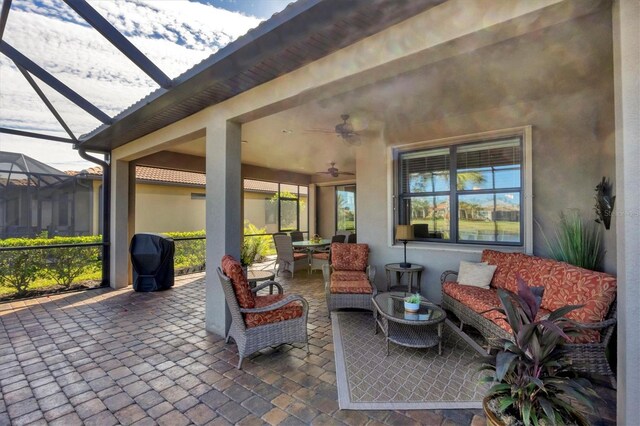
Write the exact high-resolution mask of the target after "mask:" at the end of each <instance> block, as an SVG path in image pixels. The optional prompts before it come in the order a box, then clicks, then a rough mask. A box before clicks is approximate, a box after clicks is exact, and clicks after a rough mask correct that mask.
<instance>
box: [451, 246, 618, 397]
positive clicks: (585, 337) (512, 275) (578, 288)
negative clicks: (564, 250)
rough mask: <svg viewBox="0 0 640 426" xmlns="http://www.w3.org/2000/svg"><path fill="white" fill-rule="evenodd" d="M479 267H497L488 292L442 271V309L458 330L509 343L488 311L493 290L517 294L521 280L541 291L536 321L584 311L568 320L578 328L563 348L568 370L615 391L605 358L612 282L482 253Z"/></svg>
mask: <svg viewBox="0 0 640 426" xmlns="http://www.w3.org/2000/svg"><path fill="white" fill-rule="evenodd" d="M481 261H482V262H487V263H488V264H490V265H496V266H497V268H496V271H495V273H494V275H493V278H492V280H491V285H490V288H489V289H485V288H480V287H475V286H468V285H461V284H458V283H457V282H455V281H450V280H449V279H450V278H451V277H453V276H456V275H457V272H454V271H445V272H444V273H443V274H442V276H441V281H442V305H443V308H445V309H447V310H449V311H451V312H453V313H454V314H455V315H456V316H457V317H458V319H459V320H460V328H462V327H463V325H464V324H468V325H470V326H472V327H474V328H475V329H477V330H478V331H479V332H480V333H481V334H482V335H483V336H484V337H485V338H487V339H491V338H496V337H501V338H507V339H508V338H510V337H511V335H510V331H511V329H510V327H509V325H508V324H507V323H506V322H505V321H504V319H503V318H502V315H501V314H499V313H498V312H497V311H490V312H487V311H489V310H490V309H492V308H494V307H498V306H500V301H499V299H498V296H497V289H498V288H504V289H507V290H510V291H513V292H516V289H517V277H518V276H521V277H522V278H523V279H524V281H525V282H526V283H527V284H528V285H529V286H543V287H544V294H543V299H542V305H541V309H540V314H539V315H540V316H544V315H547V314H549V313H550V312H551V311H554V310H556V309H558V308H560V307H562V306H566V305H583V307H582V308H580V309H577V310H575V311H572V312H570V313H569V314H567V317H568V318H570V319H572V320H574V321H576V322H579V323H580V324H581V326H580V327H581V329H582V332H581V333H580V335H579V336H577V337H575V338H574V339H573V340H572V341H571V342H569V343H567V344H566V345H565V346H566V348H567V349H568V350H569V351H570V357H571V360H572V363H573V367H574V369H575V370H577V371H582V372H587V373H596V374H601V375H605V376H609V378H610V379H611V383H612V385H613V386H614V387H615V386H616V383H615V376H614V374H613V371H612V370H611V367H610V366H609V363H608V361H607V358H606V356H605V351H606V348H607V345H608V344H609V340H610V339H611V336H612V335H613V332H614V326H615V324H616V302H615V297H616V284H617V281H616V278H615V277H613V276H611V275H608V274H605V273H601V272H594V271H590V270H587V269H583V268H578V267H576V266H572V265H569V264H567V263H563V262H558V261H555V260H551V259H544V258H541V257H536V256H528V255H525V254H522V253H504V252H499V251H495V250H484V251H483V253H482V259H481Z"/></svg>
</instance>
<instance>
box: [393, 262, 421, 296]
mask: <svg viewBox="0 0 640 426" xmlns="http://www.w3.org/2000/svg"><path fill="white" fill-rule="evenodd" d="M384 270H385V272H386V274H387V291H407V292H409V293H411V292H413V277H416V290H418V291H420V278H421V277H422V271H423V270H424V266H422V265H418V264H417V263H412V264H411V266H409V267H408V268H403V267H402V266H400V263H387V264H386V265H384ZM392 273H395V284H394V285H392V281H391V274H392ZM405 274H406V275H407V285H402V284H401V283H400V281H401V280H402V276H403V275H405Z"/></svg>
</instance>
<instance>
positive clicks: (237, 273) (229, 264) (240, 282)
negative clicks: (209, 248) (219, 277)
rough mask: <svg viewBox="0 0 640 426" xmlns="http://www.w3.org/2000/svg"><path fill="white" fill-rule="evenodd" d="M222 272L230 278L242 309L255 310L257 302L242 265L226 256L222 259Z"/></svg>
mask: <svg viewBox="0 0 640 426" xmlns="http://www.w3.org/2000/svg"><path fill="white" fill-rule="evenodd" d="M221 264H222V272H224V274H225V275H226V276H227V277H229V279H230V280H231V285H232V286H233V292H234V293H235V294H236V300H237V301H238V305H240V307H241V308H246V309H252V308H255V306H256V302H255V300H254V297H253V293H252V292H251V289H250V288H249V282H248V281H247V277H246V276H245V275H244V271H243V270H242V265H240V262H238V261H237V260H235V259H234V258H233V257H232V256H230V255H226V256H224V257H223V258H222V262H221Z"/></svg>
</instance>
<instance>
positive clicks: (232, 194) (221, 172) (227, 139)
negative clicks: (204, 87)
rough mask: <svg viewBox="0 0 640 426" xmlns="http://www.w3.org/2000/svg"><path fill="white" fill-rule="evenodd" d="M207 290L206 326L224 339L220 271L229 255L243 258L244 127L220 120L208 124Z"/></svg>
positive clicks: (227, 316)
mask: <svg viewBox="0 0 640 426" xmlns="http://www.w3.org/2000/svg"><path fill="white" fill-rule="evenodd" d="M206 141H207V148H206V149H207V200H206V229H207V279H206V282H207V288H206V311H205V326H206V329H207V331H210V332H213V333H216V334H218V335H220V336H224V335H225V332H226V330H227V329H228V327H229V324H230V322H231V317H230V314H229V310H228V308H227V305H226V302H225V299H224V293H223V291H222V287H221V286H220V281H219V280H218V275H217V273H216V268H217V267H218V266H219V265H220V259H222V256H224V255H225V254H230V255H232V256H234V257H235V258H237V259H239V257H240V241H241V238H242V204H241V191H242V177H241V163H240V151H241V149H240V125H239V124H237V123H232V122H227V121H225V120H216V121H214V122H212V123H209V125H207V135H206Z"/></svg>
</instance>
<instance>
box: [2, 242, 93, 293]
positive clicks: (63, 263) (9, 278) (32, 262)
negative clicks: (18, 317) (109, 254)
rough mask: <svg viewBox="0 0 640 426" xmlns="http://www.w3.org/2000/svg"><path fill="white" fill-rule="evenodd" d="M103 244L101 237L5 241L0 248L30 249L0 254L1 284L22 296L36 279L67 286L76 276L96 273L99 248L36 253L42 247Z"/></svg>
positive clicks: (45, 250) (41, 250)
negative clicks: (44, 279) (91, 272)
mask: <svg viewBox="0 0 640 426" xmlns="http://www.w3.org/2000/svg"><path fill="white" fill-rule="evenodd" d="M100 241H102V237H101V236H99V235H98V236H88V237H56V238H8V239H5V240H0V247H33V248H32V249H29V250H20V251H2V252H0V284H1V285H3V286H7V287H10V288H13V289H15V290H16V292H17V293H18V294H19V295H21V296H22V295H24V294H25V293H26V292H27V289H28V288H29V286H30V285H31V284H32V283H34V281H36V280H37V279H38V278H40V277H43V278H50V279H53V280H54V281H55V282H56V283H57V284H60V285H63V286H68V285H70V284H71V283H72V282H73V280H74V279H75V278H77V277H78V276H79V275H81V274H83V273H86V272H90V271H91V270H92V269H95V267H96V265H95V263H94V261H95V259H97V258H98V253H99V252H100V248H99V247H77V248H76V247H74V248H54V249H38V248H37V247H41V246H51V245H59V244H82V243H96V242H100Z"/></svg>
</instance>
